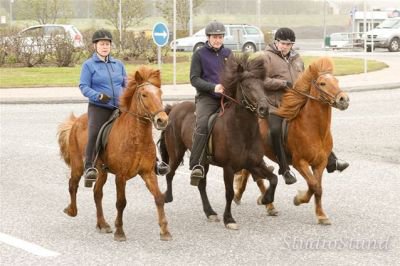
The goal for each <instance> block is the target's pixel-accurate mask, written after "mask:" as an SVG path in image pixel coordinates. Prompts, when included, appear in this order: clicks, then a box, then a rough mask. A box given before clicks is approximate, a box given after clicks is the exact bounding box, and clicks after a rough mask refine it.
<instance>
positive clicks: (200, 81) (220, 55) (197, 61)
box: [190, 41, 232, 98]
mask: <svg viewBox="0 0 400 266" xmlns="http://www.w3.org/2000/svg"><path fill="white" fill-rule="evenodd" d="M231 53H232V52H231V50H230V49H228V48H225V47H224V46H221V48H219V49H218V50H217V51H215V50H214V48H212V47H211V46H210V45H209V44H208V41H207V42H206V44H205V45H204V46H203V47H202V48H200V49H199V50H197V51H196V52H195V53H194V54H193V56H192V64H191V66H190V83H191V84H192V86H193V87H195V88H196V90H197V93H198V94H201V93H207V94H210V95H212V96H213V97H215V98H220V97H221V95H220V94H219V93H215V92H214V88H215V85H217V84H219V83H220V80H219V75H220V74H221V72H222V70H223V68H224V64H225V61H226V60H227V59H228V57H229V55H230V54H231Z"/></svg>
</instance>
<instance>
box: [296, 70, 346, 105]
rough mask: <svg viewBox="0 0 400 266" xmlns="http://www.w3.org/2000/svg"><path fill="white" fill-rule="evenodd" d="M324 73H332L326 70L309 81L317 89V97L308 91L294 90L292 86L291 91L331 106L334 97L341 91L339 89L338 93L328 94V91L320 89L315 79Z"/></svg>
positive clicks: (334, 99) (333, 102)
mask: <svg viewBox="0 0 400 266" xmlns="http://www.w3.org/2000/svg"><path fill="white" fill-rule="evenodd" d="M324 75H332V73H330V72H327V73H322V74H320V75H319V76H318V77H317V79H313V80H312V81H311V84H312V85H313V86H314V88H316V89H317V90H318V91H319V97H314V96H312V95H311V94H309V93H304V92H302V91H299V90H296V89H295V88H294V87H293V88H292V90H293V91H295V92H296V93H298V94H300V95H303V96H305V97H307V98H309V99H311V100H315V101H319V102H321V103H326V104H328V105H330V106H333V105H334V104H335V102H336V97H337V96H338V95H339V94H340V93H341V91H339V92H338V93H336V94H335V95H332V94H330V93H329V92H327V91H325V90H323V89H321V87H320V86H319V85H318V83H317V80H318V79H319V78H320V77H321V76H324ZM310 92H311V90H310Z"/></svg>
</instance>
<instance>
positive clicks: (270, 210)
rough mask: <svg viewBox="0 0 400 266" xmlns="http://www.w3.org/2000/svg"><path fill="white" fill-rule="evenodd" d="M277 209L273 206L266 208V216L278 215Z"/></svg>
mask: <svg viewBox="0 0 400 266" xmlns="http://www.w3.org/2000/svg"><path fill="white" fill-rule="evenodd" d="M278 213H279V212H278V211H277V210H276V209H275V208H273V209H267V214H268V216H278Z"/></svg>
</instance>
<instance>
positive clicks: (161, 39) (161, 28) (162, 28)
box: [153, 22, 169, 47]
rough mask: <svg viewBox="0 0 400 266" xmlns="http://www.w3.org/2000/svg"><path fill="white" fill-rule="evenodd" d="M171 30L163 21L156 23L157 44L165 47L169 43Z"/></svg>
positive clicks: (154, 31) (154, 38)
mask: <svg viewBox="0 0 400 266" xmlns="http://www.w3.org/2000/svg"><path fill="white" fill-rule="evenodd" d="M168 38H169V31H168V27H167V25H165V24H164V23H162V22H158V23H156V24H154V27H153V41H154V43H155V44H156V45H157V46H160V47H163V46H164V45H166V44H167V43H168Z"/></svg>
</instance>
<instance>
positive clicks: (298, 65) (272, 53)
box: [264, 28, 349, 185]
mask: <svg viewBox="0 0 400 266" xmlns="http://www.w3.org/2000/svg"><path fill="white" fill-rule="evenodd" d="M274 39H275V41H274V43H273V44H270V45H269V46H267V48H266V50H265V53H264V60H265V64H266V69H267V78H266V79H265V82H264V84H265V88H266V90H267V97H268V99H269V101H270V104H271V105H270V108H269V116H268V124H269V127H270V132H271V139H272V147H273V150H274V152H275V155H276V157H277V161H278V163H279V174H281V175H283V178H284V179H285V182H286V184H289V185H290V184H293V183H295V182H296V177H295V175H294V173H293V172H291V171H290V168H289V164H288V163H287V158H286V154H285V150H284V148H283V143H282V121H283V118H282V117H280V116H278V115H277V114H276V113H275V111H276V110H277V107H279V106H280V102H281V99H282V96H283V93H284V92H285V91H286V90H287V89H289V88H292V86H293V84H294V82H295V81H296V80H297V79H298V77H299V76H300V74H301V73H302V72H303V71H304V62H303V60H302V59H301V57H300V55H299V54H298V53H297V52H296V51H295V50H293V49H292V48H293V45H294V43H295V41H296V35H295V33H294V32H293V30H292V29H290V28H280V29H278V30H277V31H276V33H275V38H274ZM348 166H349V164H348V163H347V162H344V161H339V160H338V159H337V158H336V156H335V154H334V153H333V152H331V154H330V156H329V158H328V165H327V170H328V172H329V173H330V172H333V171H335V170H339V171H343V170H344V169H346V168H347V167H348Z"/></svg>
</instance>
